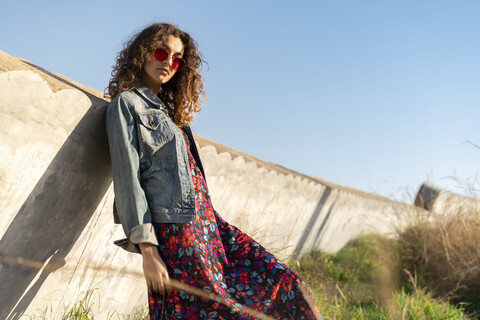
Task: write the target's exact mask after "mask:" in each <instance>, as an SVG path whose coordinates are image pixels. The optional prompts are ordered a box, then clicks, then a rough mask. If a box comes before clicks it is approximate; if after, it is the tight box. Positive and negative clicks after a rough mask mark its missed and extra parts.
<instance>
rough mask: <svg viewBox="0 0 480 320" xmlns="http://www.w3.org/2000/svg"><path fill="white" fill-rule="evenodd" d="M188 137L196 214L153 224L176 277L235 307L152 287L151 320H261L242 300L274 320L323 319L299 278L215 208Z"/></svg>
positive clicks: (174, 277)
mask: <svg viewBox="0 0 480 320" xmlns="http://www.w3.org/2000/svg"><path fill="white" fill-rule="evenodd" d="M183 135H184V139H185V143H186V144H187V150H188V153H189V163H190V170H191V172H192V176H193V184H194V188H195V193H196V195H195V198H196V201H195V202H196V211H197V217H196V220H195V221H192V222H188V223H158V224H154V226H155V233H156V235H157V238H158V243H159V245H158V251H159V253H160V256H161V257H162V259H163V261H164V262H165V264H166V266H167V270H168V272H169V275H170V277H171V278H172V279H175V280H177V281H180V282H183V283H185V284H187V285H189V286H193V287H196V288H199V289H202V290H203V291H206V292H208V293H214V294H215V295H217V296H221V297H223V298H224V299H226V300H227V301H228V302H229V305H230V306H228V307H227V306H225V305H222V304H219V303H218V302H215V301H212V300H209V299H206V298H200V297H198V296H195V295H193V294H190V293H187V292H185V291H181V290H178V291H177V290H173V291H172V293H171V294H170V295H168V294H167V295H166V296H165V297H163V296H162V295H160V294H156V293H154V292H152V291H149V314H150V319H172V320H180V319H189V320H192V319H219V320H229V319H242V320H246V319H249V320H250V319H251V320H253V319H256V318H255V317H254V316H252V315H250V314H248V313H246V312H245V311H242V310H240V309H239V308H238V306H239V304H241V305H243V306H246V307H249V308H251V309H255V310H256V311H259V312H261V313H263V314H265V315H269V316H270V317H272V318H274V319H309V320H310V319H312V320H313V319H321V316H320V314H319V313H318V309H317V307H316V306H315V305H314V304H313V300H312V299H311V296H310V294H309V293H308V289H307V288H306V286H305V283H304V282H303V281H302V280H301V279H300V277H299V276H298V275H297V274H296V273H295V272H293V271H292V270H290V269H289V268H288V267H287V266H286V265H284V264H283V263H281V262H280V261H278V260H277V258H275V256H273V255H272V254H271V253H270V252H268V251H267V250H266V249H265V248H263V247H262V246H261V245H259V244H258V243H257V242H256V241H255V240H253V239H252V238H250V237H249V236H248V235H246V234H245V233H243V232H242V231H240V230H239V229H237V228H236V227H234V226H232V225H230V224H228V223H227V222H225V221H224V220H223V219H222V217H220V215H219V214H218V213H217V212H216V211H215V210H214V209H213V206H212V203H211V199H210V196H209V193H208V190H207V185H206V182H205V179H204V177H203V175H202V173H201V171H200V169H199V168H198V166H197V164H196V163H195V160H194V158H193V156H192V154H191V153H190V148H189V140H188V138H187V136H186V134H185V133H183ZM300 287H303V288H304V290H303V291H304V292H306V293H307V295H308V298H305V297H304V295H303V294H302V291H301V288H300ZM307 299H310V301H312V302H311V304H312V307H313V308H310V306H309V303H308V300H307Z"/></svg>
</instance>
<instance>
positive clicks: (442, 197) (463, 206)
mask: <svg viewBox="0 0 480 320" xmlns="http://www.w3.org/2000/svg"><path fill="white" fill-rule="evenodd" d="M415 205H416V206H418V207H420V208H423V209H425V210H428V211H430V212H432V213H434V214H444V215H452V214H454V215H455V214H464V213H470V212H480V201H478V200H477V199H474V198H470V197H466V196H462V195H459V194H456V193H453V192H449V191H447V190H442V189H440V188H437V187H435V186H432V185H429V184H427V183H424V184H423V185H422V186H421V187H420V190H419V191H418V193H417V196H416V198H415Z"/></svg>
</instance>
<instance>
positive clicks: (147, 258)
mask: <svg viewBox="0 0 480 320" xmlns="http://www.w3.org/2000/svg"><path fill="white" fill-rule="evenodd" d="M138 246H139V247H140V251H141V252H142V257H143V274H144V275H145V280H146V281H147V287H148V289H150V290H153V291H155V292H158V293H160V294H164V293H165V291H166V292H167V293H169V294H170V293H171V292H172V288H171V286H170V278H169V276H168V271H167V267H166V265H165V263H164V262H163V260H162V258H160V255H159V254H158V249H157V246H155V245H153V244H149V243H139V244H138Z"/></svg>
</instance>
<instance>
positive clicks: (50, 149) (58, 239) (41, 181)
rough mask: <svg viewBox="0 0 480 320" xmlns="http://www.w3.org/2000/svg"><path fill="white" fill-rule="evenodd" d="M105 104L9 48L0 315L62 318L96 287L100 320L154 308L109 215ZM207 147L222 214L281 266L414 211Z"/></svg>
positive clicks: (204, 142) (1, 175)
mask: <svg viewBox="0 0 480 320" xmlns="http://www.w3.org/2000/svg"><path fill="white" fill-rule="evenodd" d="M104 103H105V101H104V100H103V99H102V95H101V93H99V92H97V91H95V90H93V89H91V88H87V87H84V86H82V85H80V84H78V83H75V82H74V81H72V80H70V79H67V78H64V77H63V76H61V75H58V74H52V73H50V72H48V71H46V70H43V69H41V68H39V67H37V66H35V65H33V64H31V63H29V62H28V61H24V60H22V59H19V58H14V57H11V56H9V55H7V54H5V53H3V52H1V51H0V120H1V123H2V126H1V127H0V151H1V152H0V157H1V158H0V160H1V161H0V185H1V191H0V206H1V210H0V236H1V240H0V254H1V255H2V257H3V259H4V261H3V263H2V265H1V266H0V283H1V284H2V285H1V286H0V301H1V311H0V319H19V318H20V317H22V315H32V314H34V313H35V310H36V309H45V308H46V307H48V309H49V310H50V309H51V310H53V311H54V312H55V311H57V312H61V311H62V306H63V305H67V304H69V303H72V302H73V301H74V300H75V299H76V298H77V297H78V296H79V293H81V292H86V291H87V290H88V289H92V288H95V289H96V292H95V297H97V299H98V302H97V303H95V306H96V307H95V312H96V315H97V316H98V318H100V319H103V318H106V316H107V314H108V312H109V311H111V310H116V311H118V312H119V313H128V312H130V311H131V309H132V308H133V307H135V306H136V305H138V304H145V303H146V289H145V284H144V279H143V278H142V276H141V257H140V256H139V255H135V254H130V253H127V252H124V251H122V250H121V249H117V247H116V246H114V245H113V243H112V242H113V240H115V239H119V238H121V237H122V236H123V235H122V230H121V227H119V226H115V225H114V224H113V222H112V219H111V211H112V200H113V191H112V188H111V167H110V162H109V156H108V151H107V142H106V136H105V130H104V125H103V122H104ZM102 105H103V106H102ZM197 142H198V144H199V147H200V153H201V157H202V161H203V162H204V166H205V170H206V175H207V182H208V185H209V188H210V193H211V196H212V198H213V203H214V206H215V208H216V210H217V211H219V212H220V213H221V215H222V216H223V217H224V218H225V219H226V220H227V221H229V222H230V223H232V224H234V225H236V226H238V227H239V228H241V229H242V230H244V231H246V232H247V233H249V234H250V235H252V236H253V237H254V238H255V239H257V240H258V241H259V242H260V243H261V244H263V245H264V246H265V247H267V248H268V249H269V250H271V251H273V252H275V253H276V254H277V255H278V256H279V257H281V258H282V259H288V258H289V257H291V256H292V255H295V256H298V255H301V254H302V253H304V252H308V251H310V250H311V249H312V248H319V249H323V250H328V251H335V250H338V249H340V248H341V247H342V246H344V245H345V244H346V243H347V242H348V241H349V240H350V239H352V238H353V237H355V236H357V235H358V234H360V233H362V232H369V231H378V232H383V233H389V232H391V231H392V230H393V229H394V227H396V226H398V225H399V224H400V223H401V219H399V217H401V216H402V215H403V214H404V212H406V211H410V210H416V209H415V208H414V207H413V206H410V205H407V204H403V203H398V202H394V201H391V200H388V199H385V198H382V197H378V196H375V195H371V194H368V193H364V192H361V191H358V190H353V189H349V188H345V187H342V186H338V185H335V184H332V183H329V182H326V181H323V180H319V179H316V178H313V177H309V176H305V175H301V174H299V173H296V172H293V171H290V170H287V169H285V168H283V167H280V166H276V165H273V164H271V163H267V162H265V161H262V160H260V159H257V158H255V157H252V156H249V155H247V154H244V153H241V152H238V151H236V150H233V149H230V148H228V147H226V146H223V145H220V144H217V143H215V142H213V141H210V140H208V139H205V138H201V137H197ZM19 258H21V259H19ZM5 259H14V260H13V261H12V260H8V261H7V260H5ZM22 259H23V260H22ZM29 261H35V262H36V265H34V266H31V265H28V262H29ZM25 318H26V317H25Z"/></svg>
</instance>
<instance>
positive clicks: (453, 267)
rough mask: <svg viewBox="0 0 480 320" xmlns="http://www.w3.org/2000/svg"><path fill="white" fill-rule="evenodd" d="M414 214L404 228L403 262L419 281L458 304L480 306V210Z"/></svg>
mask: <svg viewBox="0 0 480 320" xmlns="http://www.w3.org/2000/svg"><path fill="white" fill-rule="evenodd" d="M463 211H464V212H461V211H460V210H459V213H457V214H444V215H435V217H434V218H433V219H432V216H428V217H425V216H424V217H419V216H417V217H414V218H412V219H411V221H410V223H409V226H408V227H406V228H405V229H403V230H401V231H400V232H399V234H398V240H399V243H400V245H401V251H402V253H401V259H402V261H401V263H402V266H403V267H404V268H405V269H406V270H408V271H409V272H410V273H411V274H416V275H417V277H418V279H417V281H418V285H419V286H421V287H425V288H427V289H428V290H429V291H430V292H432V293H433V294H434V295H435V296H437V297H441V298H444V299H448V300H449V301H451V302H453V303H455V304H462V303H466V305H465V308H466V310H468V311H470V312H478V311H479V310H480V211H479V210H475V209H471V210H468V211H465V210H463Z"/></svg>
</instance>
